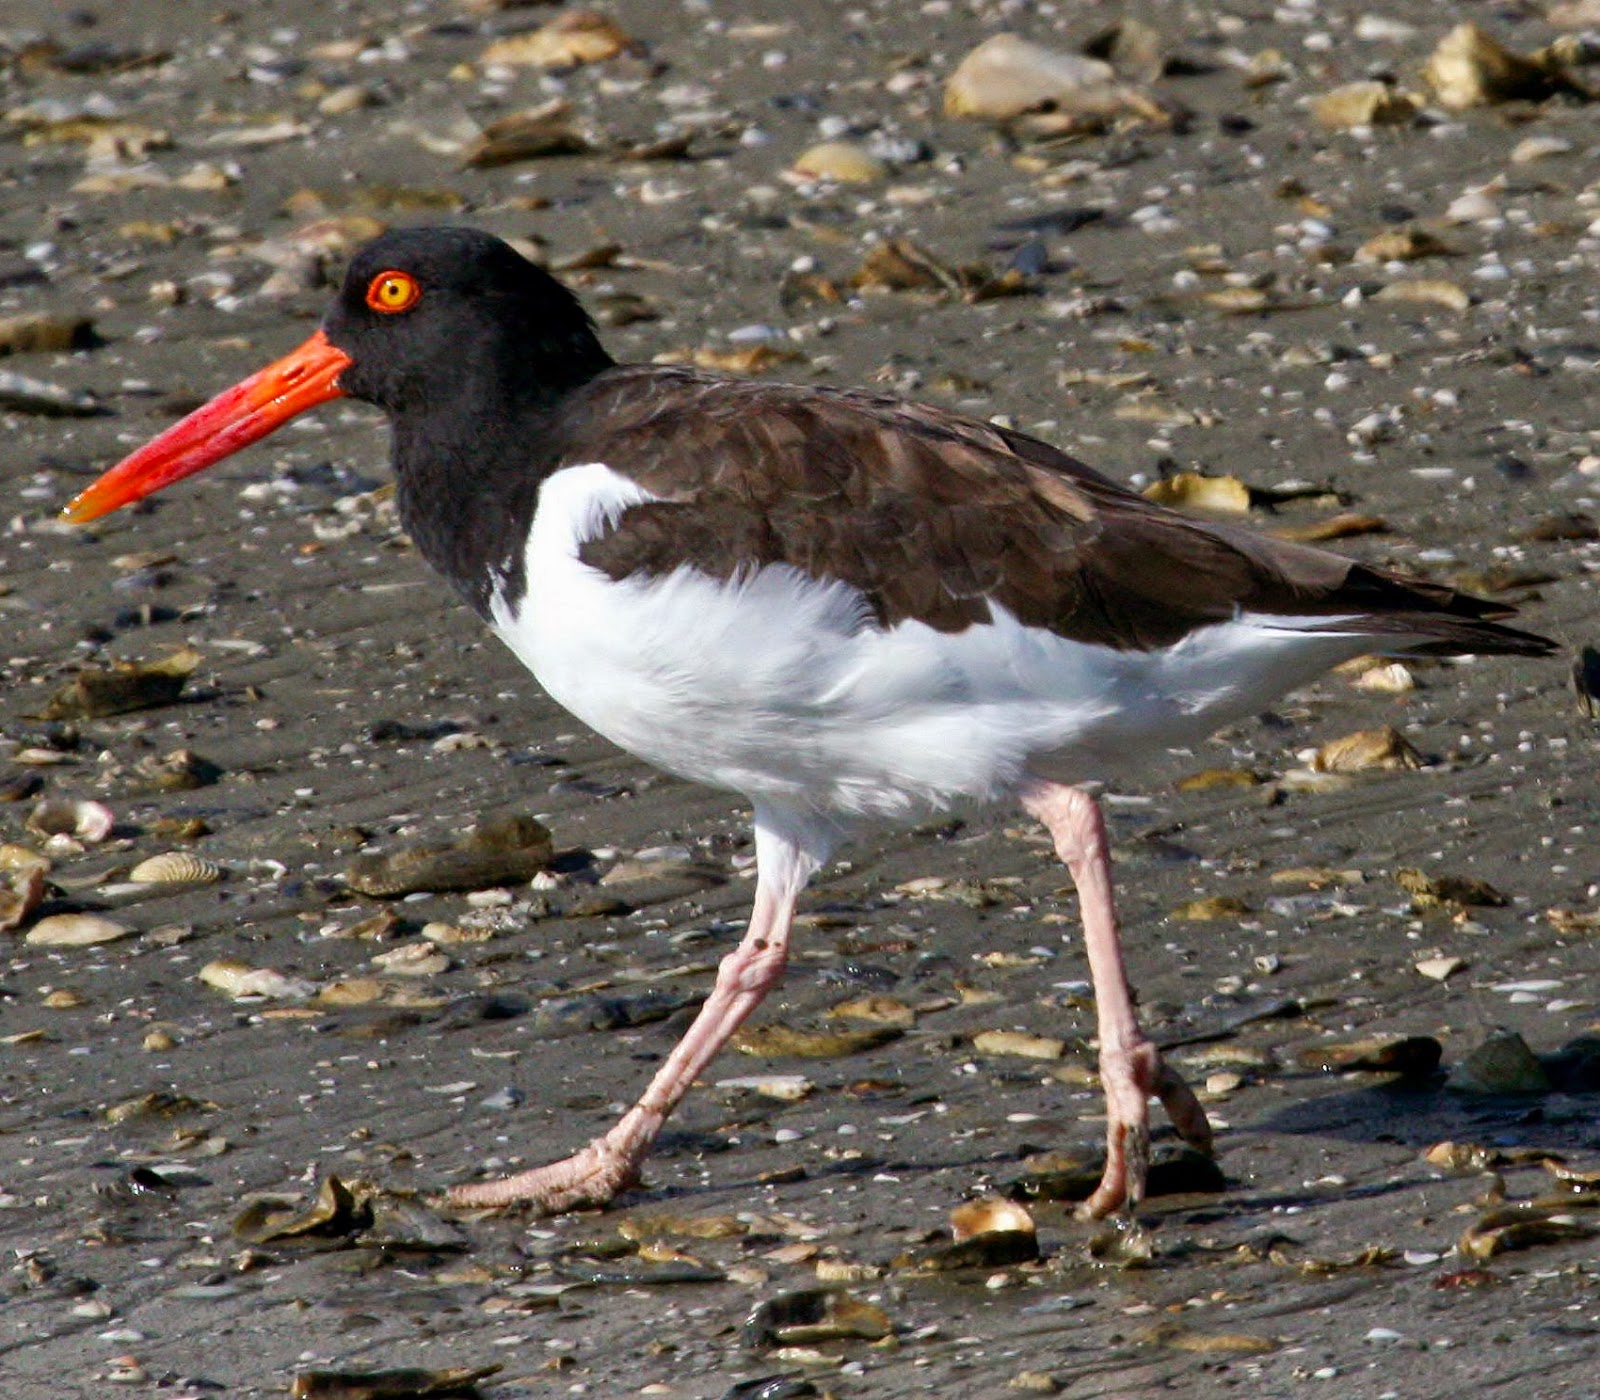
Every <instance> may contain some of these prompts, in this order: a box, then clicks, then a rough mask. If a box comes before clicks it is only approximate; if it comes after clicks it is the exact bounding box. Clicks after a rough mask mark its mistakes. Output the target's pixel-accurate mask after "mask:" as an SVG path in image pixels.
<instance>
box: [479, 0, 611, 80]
mask: <svg viewBox="0 0 1600 1400" xmlns="http://www.w3.org/2000/svg"><path fill="white" fill-rule="evenodd" d="M639 47H640V45H639V44H638V42H637V41H636V40H635V39H633V38H632V37H631V36H630V35H628V34H627V33H626V32H625V31H624V30H623V29H622V28H621V27H620V26H619V25H618V24H617V22H616V21H615V20H613V19H611V18H609V17H608V16H606V15H603V14H600V13H599V12H598V11H595V10H572V11H569V12H568V13H566V14H562V15H557V16H556V17H555V18H554V19H553V20H551V21H550V22H549V23H548V24H545V25H541V26H540V27H539V28H538V29H535V30H533V31H532V33H529V34H513V35H511V36H510V37H508V38H505V39H497V40H495V42H494V43H492V44H490V45H489V47H488V48H486V49H485V50H484V51H483V53H482V55H481V56H480V58H479V62H480V63H482V64H483V66H484V67H486V68H491V67H497V66H501V65H504V66H506V67H511V68H576V67H578V66H580V65H582V64H585V63H602V62H604V61H605V60H606V59H608V58H615V57H616V56H617V55H618V54H621V53H624V52H627V51H629V50H637V49H638V48H639Z"/></svg>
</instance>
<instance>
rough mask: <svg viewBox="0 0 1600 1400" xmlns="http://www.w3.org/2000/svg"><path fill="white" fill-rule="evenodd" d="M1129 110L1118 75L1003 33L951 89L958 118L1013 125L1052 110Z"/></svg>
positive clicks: (948, 101)
mask: <svg viewBox="0 0 1600 1400" xmlns="http://www.w3.org/2000/svg"><path fill="white" fill-rule="evenodd" d="M1123 105H1124V99H1123V97H1122V96H1121V85H1120V84H1119V83H1118V82H1117V74H1116V70H1115V69H1114V68H1112V66H1111V65H1110V64H1109V63H1102V62H1101V61H1100V60H1099V59H1097V58H1085V57H1084V56H1083V55H1082V54H1075V53H1065V52H1062V51H1061V50H1059V49H1050V48H1046V47H1045V46H1044V45H1043V44H1035V43H1032V42H1031V41H1029V40H1027V39H1024V38H1023V37H1022V36H1021V35H1020V34H1009V33H1002V34H996V35H994V36H992V37H991V38H988V39H985V40H984V41H983V43H981V44H979V45H978V46H977V48H975V49H973V50H972V52H971V53H969V54H968V55H967V56H966V57H965V58H964V59H962V60H961V63H960V65H959V66H958V67H957V68H956V71H955V72H954V73H952V74H951V75H950V81H949V82H948V83H947V84H946V85H945V90H944V110H945V112H946V114H947V115H949V116H952V117H976V118H978V119H979V120H982V121H1008V120H1010V119H1011V118H1013V117H1020V116H1022V115H1023V113H1025V112H1039V111H1046V110H1055V111H1073V112H1088V111H1095V112H1100V113H1103V114H1107V115H1109V114H1111V113H1113V112H1115V111H1116V110H1117V109H1118V108H1119V107H1122V106H1123Z"/></svg>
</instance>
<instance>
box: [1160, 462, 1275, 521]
mask: <svg viewBox="0 0 1600 1400" xmlns="http://www.w3.org/2000/svg"><path fill="white" fill-rule="evenodd" d="M1144 496H1145V498H1146V499H1147V500H1151V501H1154V502H1155V503H1156V504H1157V505H1161V506H1171V507H1173V508H1174V509H1179V510H1208V511H1215V512H1217V513H1218V514H1221V515H1247V514H1249V512H1250V488H1249V487H1248V486H1246V485H1245V484H1244V482H1242V481H1240V480H1239V479H1238V477H1234V476H1202V475H1201V474H1200V473H1199V472H1174V473H1173V474H1172V475H1171V476H1164V477H1162V478H1161V479H1160V480H1159V481H1152V482H1151V483H1150V485H1148V486H1147V487H1145V489H1144Z"/></svg>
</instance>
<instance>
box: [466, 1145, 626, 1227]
mask: <svg viewBox="0 0 1600 1400" xmlns="http://www.w3.org/2000/svg"><path fill="white" fill-rule="evenodd" d="M638 1184H639V1164H638V1163H637V1162H634V1161H630V1160H629V1159H628V1158H627V1157H625V1156H624V1155H623V1154H621V1153H619V1152H617V1151H616V1150H615V1149H614V1148H613V1147H612V1146H611V1144H610V1143H608V1142H606V1140H605V1139H604V1138H596V1139H595V1140H594V1141H593V1142H591V1143H590V1144H589V1145H588V1146H587V1147H585V1148H583V1149H582V1150H581V1151H578V1152H574V1153H573V1154H572V1156H570V1157H564V1158H563V1159H562V1160H561V1161H559V1162H551V1163H550V1164H549V1165H548V1166H543V1167H535V1168H534V1169H533V1170H532V1171H525V1172H519V1173H518V1174H517V1175H515V1176H507V1177H502V1178H500V1179H499V1180H497V1181H476V1182H471V1183H468V1184H466V1185H462V1186H452V1187H451V1188H450V1201H451V1203H452V1204H453V1205H458V1206H509V1205H517V1204H520V1203H523V1202H526V1203H528V1204H529V1205H531V1206H533V1208H534V1210H535V1211H536V1212H537V1213H538V1214H539V1215H559V1214H561V1213H562V1212H563V1211H569V1210H583V1209H586V1208H590V1207H595V1208H598V1207H601V1206H607V1205H610V1204H611V1202H612V1201H613V1200H615V1199H616V1198H617V1197H618V1196H619V1195H621V1194H622V1193H623V1192H624V1191H626V1190H627V1189H628V1188H629V1187H630V1186H637V1185H638Z"/></svg>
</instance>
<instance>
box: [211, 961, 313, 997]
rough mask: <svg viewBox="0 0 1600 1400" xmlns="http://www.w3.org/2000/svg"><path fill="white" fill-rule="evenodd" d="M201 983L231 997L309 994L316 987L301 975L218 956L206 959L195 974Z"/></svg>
mask: <svg viewBox="0 0 1600 1400" xmlns="http://www.w3.org/2000/svg"><path fill="white" fill-rule="evenodd" d="M198 977H199V979H200V981H201V982H203V983H205V985H206V986H208V987H215V988H216V989H217V990H218V991H219V992H225V993H227V995H228V996H231V997H290V998H301V997H309V996H311V995H312V994H313V993H314V992H315V991H316V990H317V987H316V984H315V983H314V982H308V981H306V980H305V979H304V978H303V977H288V976H285V975H284V974H283V973H281V972H279V971H277V970H276V969H275V968H270V967H251V966H250V964H249V963H246V962H240V961H239V960H238V959H237V958H218V959H217V960H216V961H215V962H208V963H207V964H206V965H205V966H204V967H202V968H201V969H200V971H199V973H198Z"/></svg>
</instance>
